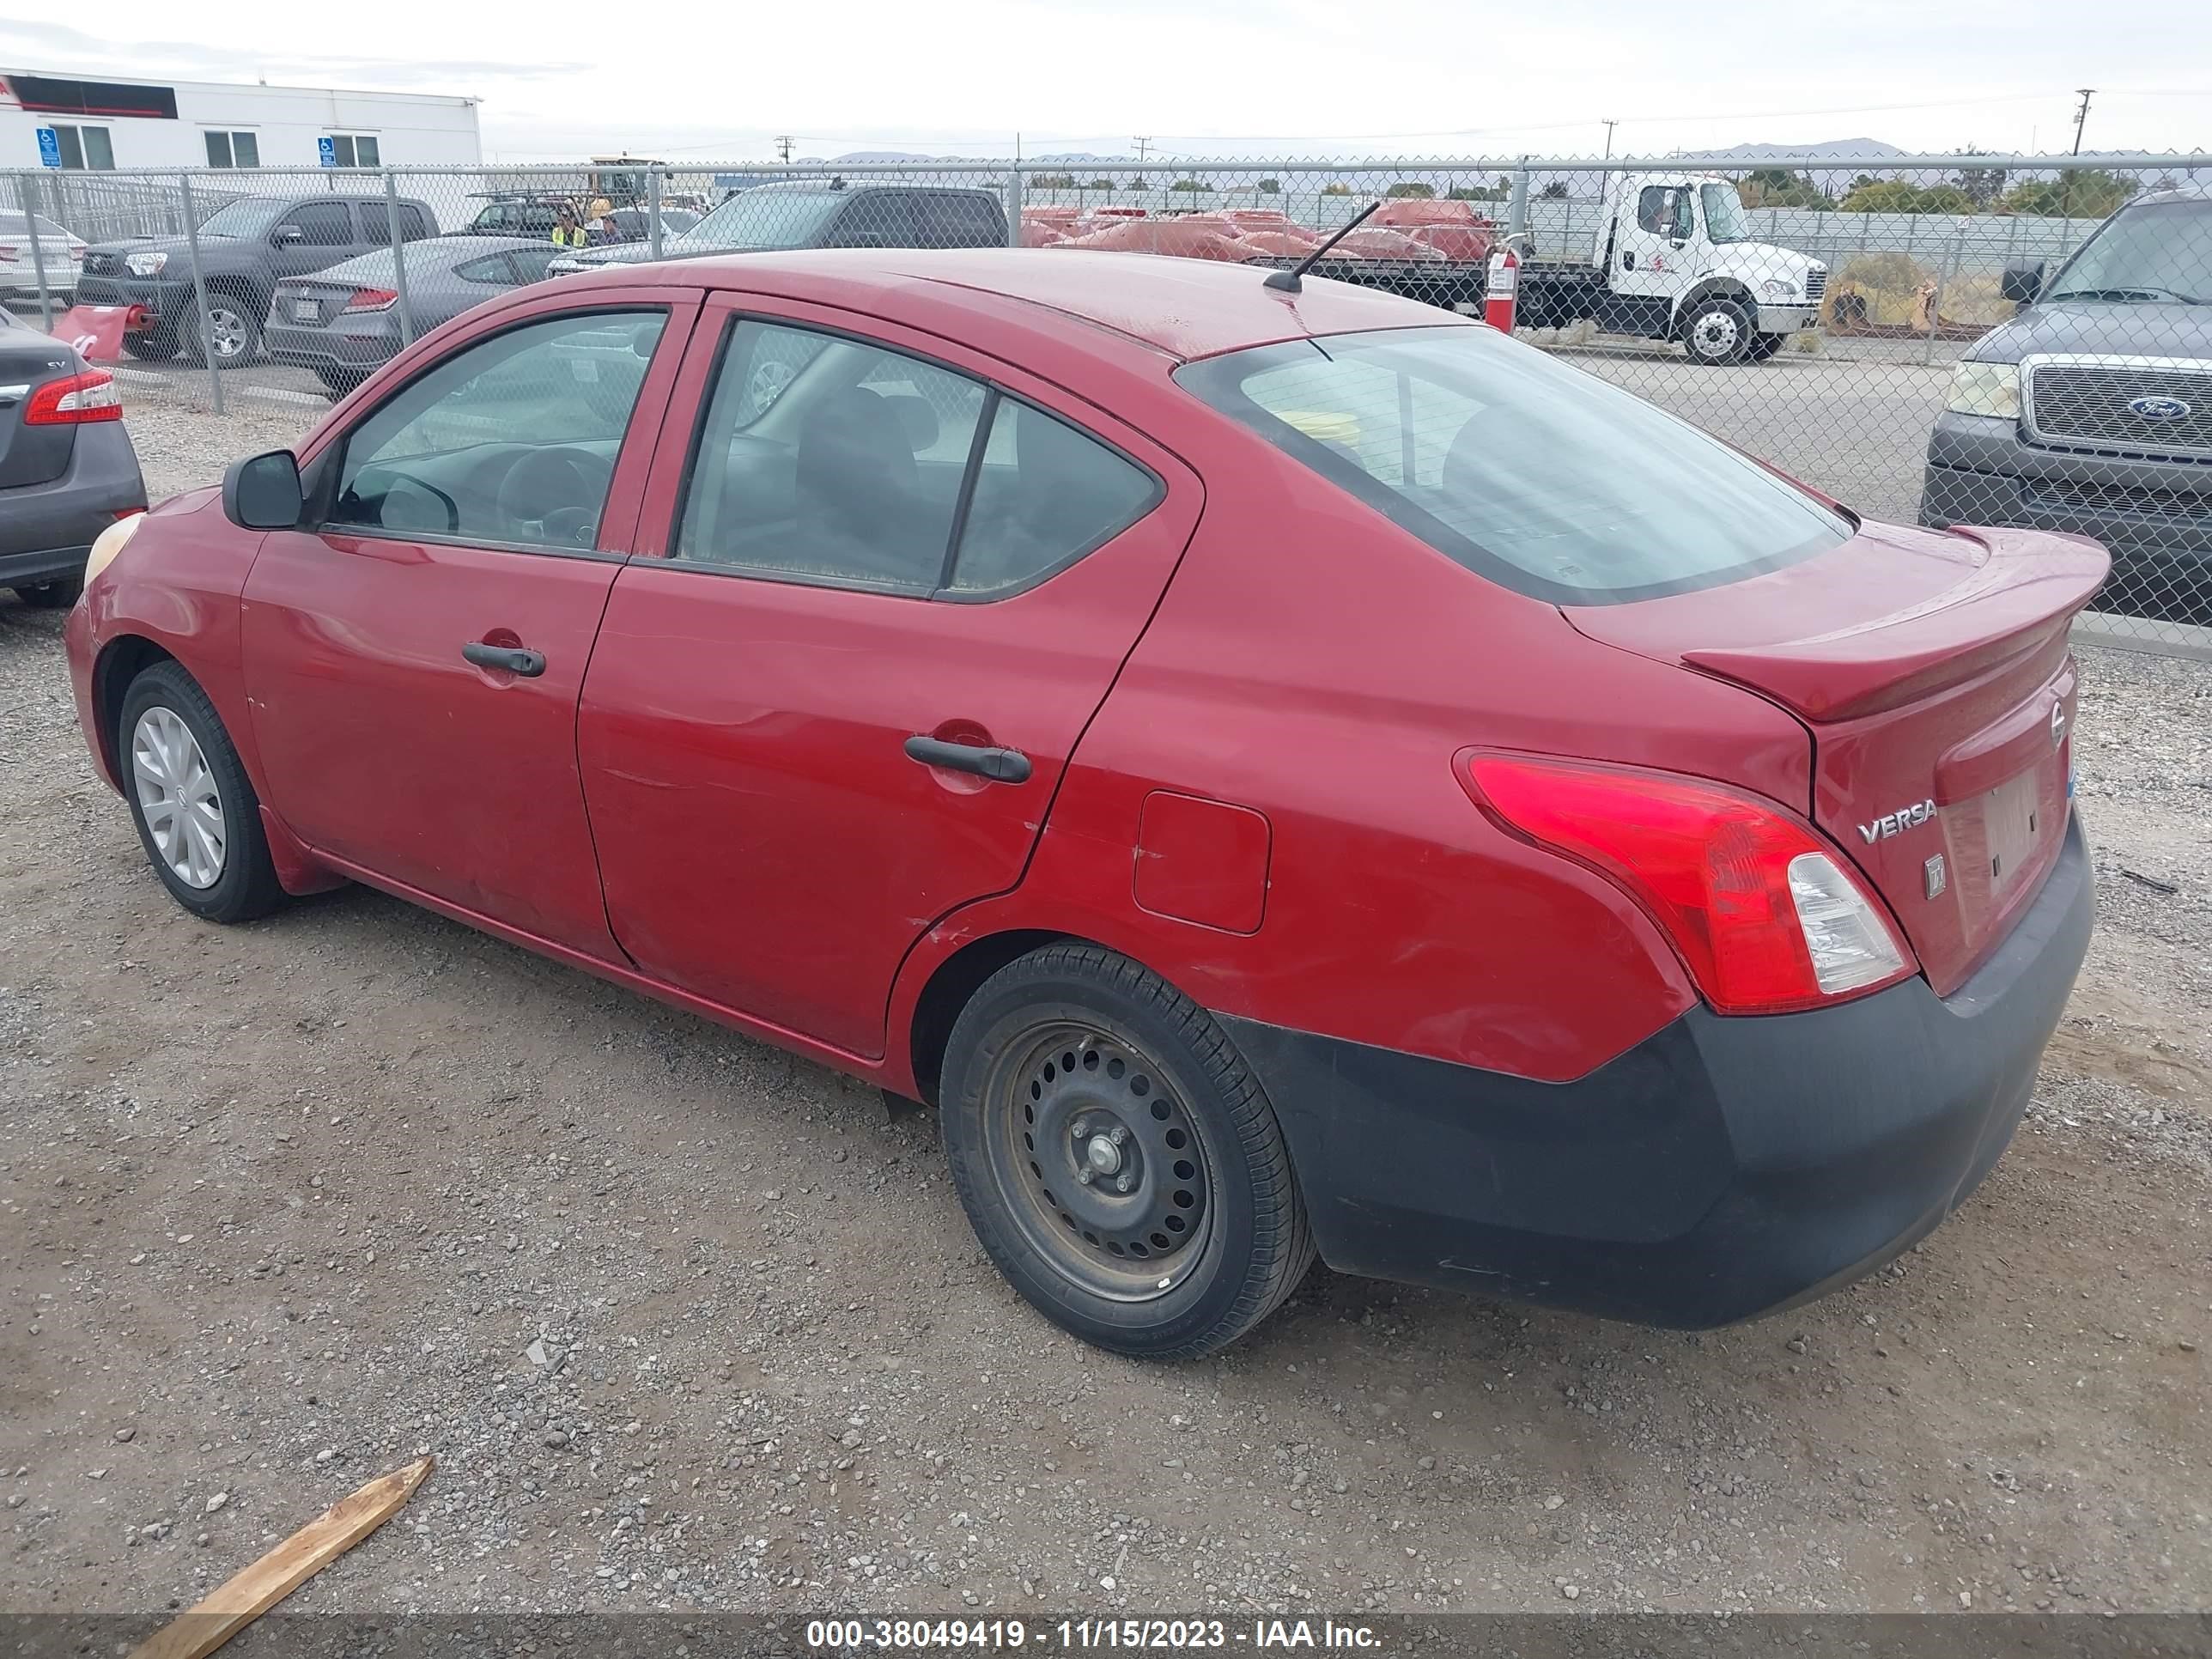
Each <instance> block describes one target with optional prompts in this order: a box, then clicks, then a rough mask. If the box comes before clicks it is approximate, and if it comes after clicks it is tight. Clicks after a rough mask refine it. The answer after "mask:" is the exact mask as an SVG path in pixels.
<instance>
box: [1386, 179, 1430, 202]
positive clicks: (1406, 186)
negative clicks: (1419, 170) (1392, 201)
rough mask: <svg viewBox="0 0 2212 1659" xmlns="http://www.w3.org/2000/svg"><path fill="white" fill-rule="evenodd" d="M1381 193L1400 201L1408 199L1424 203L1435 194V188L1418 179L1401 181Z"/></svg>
mask: <svg viewBox="0 0 2212 1659" xmlns="http://www.w3.org/2000/svg"><path fill="white" fill-rule="evenodd" d="M1436 193H1437V187H1436V186H1435V185H1425V184H1423V183H1421V182H1420V180H1419V179H1400V180H1398V182H1397V183H1396V184H1395V185H1391V186H1390V188H1389V189H1388V190H1386V191H1383V194H1384V195H1385V196H1395V197H1399V198H1400V199H1401V200H1402V199H1405V198H1407V197H1412V198H1413V199H1414V200H1416V201H1422V202H1425V201H1427V200H1429V199H1430V198H1431V197H1433V196H1434V195H1435V194H1436Z"/></svg>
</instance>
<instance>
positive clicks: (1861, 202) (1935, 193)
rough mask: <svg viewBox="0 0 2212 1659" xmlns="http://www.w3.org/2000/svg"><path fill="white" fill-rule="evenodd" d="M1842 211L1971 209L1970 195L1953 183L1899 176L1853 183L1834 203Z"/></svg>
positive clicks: (1886, 211) (1900, 211)
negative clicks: (1919, 181)
mask: <svg viewBox="0 0 2212 1659" xmlns="http://www.w3.org/2000/svg"><path fill="white" fill-rule="evenodd" d="M1836 205H1837V206H1838V208H1839V209H1841V210H1843V211H1844V212H1845V213H1972V211H1973V210H1974V203H1973V198H1972V197H1970V196H1968V195H1967V194H1966V191H1963V190H1960V188H1959V187H1958V186H1957V185H1925V186H1923V185H1915V184H1909V183H1907V182H1906V181H1905V179H1869V181H1868V182H1867V183H1865V184H1863V185H1853V186H1852V187H1851V191H1850V195H1848V196H1846V197H1844V199H1843V200H1842V201H1840V202H1838V203H1837V204H1836Z"/></svg>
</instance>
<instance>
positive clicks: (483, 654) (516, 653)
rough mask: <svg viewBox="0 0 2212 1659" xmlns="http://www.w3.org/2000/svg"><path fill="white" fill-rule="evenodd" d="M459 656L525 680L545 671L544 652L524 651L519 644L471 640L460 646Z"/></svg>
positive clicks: (480, 665)
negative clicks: (491, 643) (490, 643)
mask: <svg viewBox="0 0 2212 1659" xmlns="http://www.w3.org/2000/svg"><path fill="white" fill-rule="evenodd" d="M461 657H462V659H463V660H464V661H466V662H472V663H474V664H475V665H477V667H479V668H500V669H504V670H505V671H507V672H508V673H510V674H519V675H520V676H521V677H522V678H524V679H526V680H533V679H536V678H538V676H539V675H540V674H542V673H544V671H545V653H544V652H543V651H526V650H525V649H523V648H522V647H520V646H519V645H486V644H485V643H484V642H483V641H482V640H471V641H470V642H469V643H468V644H466V645H465V646H463V647H461Z"/></svg>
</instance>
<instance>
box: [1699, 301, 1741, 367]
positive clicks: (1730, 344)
mask: <svg viewBox="0 0 2212 1659" xmlns="http://www.w3.org/2000/svg"><path fill="white" fill-rule="evenodd" d="M1692 335H1693V336H1694V337H1696V339H1697V340H1698V342H1699V345H1700V346H1701V348H1702V350H1701V352H1700V354H1699V355H1701V356H1708V357H1718V356H1723V355H1724V354H1726V353H1728V352H1729V351H1733V350H1734V349H1735V340H1736V327H1735V318H1733V317H1731V316H1729V314H1728V313H1726V312H1721V311H1709V312H1707V313H1705V315H1704V316H1702V317H1700V318H1699V319H1698V321H1697V325H1696V326H1695V327H1694V328H1693V329H1692Z"/></svg>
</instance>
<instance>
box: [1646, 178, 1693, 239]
mask: <svg viewBox="0 0 2212 1659" xmlns="http://www.w3.org/2000/svg"><path fill="white" fill-rule="evenodd" d="M1636 222H1637V224H1638V227H1639V228H1642V229H1644V230H1648V231H1650V232H1651V233H1652V234H1654V235H1656V236H1687V235H1688V234H1690V228H1691V225H1692V218H1691V210H1690V192H1689V191H1686V190H1678V189H1676V188H1675V187H1674V185H1644V188H1643V190H1642V191H1639V192H1638V194H1637V197H1636Z"/></svg>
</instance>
